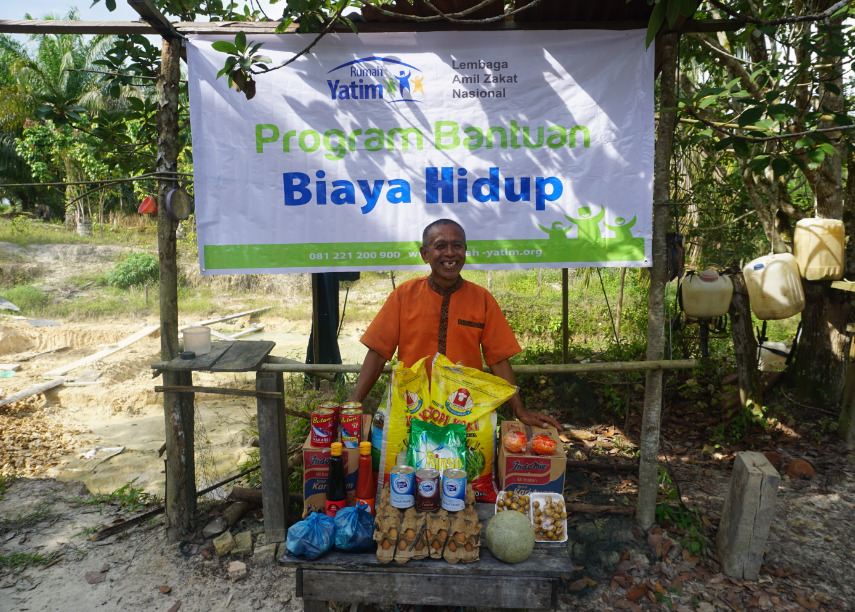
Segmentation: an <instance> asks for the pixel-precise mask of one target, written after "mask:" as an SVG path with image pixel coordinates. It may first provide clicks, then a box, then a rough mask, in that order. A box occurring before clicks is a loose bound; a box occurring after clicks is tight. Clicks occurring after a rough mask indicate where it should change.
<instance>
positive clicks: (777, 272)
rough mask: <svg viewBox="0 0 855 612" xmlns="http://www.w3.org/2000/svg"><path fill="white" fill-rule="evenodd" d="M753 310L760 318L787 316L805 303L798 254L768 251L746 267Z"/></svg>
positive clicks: (745, 274)
mask: <svg viewBox="0 0 855 612" xmlns="http://www.w3.org/2000/svg"><path fill="white" fill-rule="evenodd" d="M742 275H743V276H744V277H745V287H746V289H748V299H749V300H750V302H751V310H752V311H753V312H754V316H756V317H757V318H758V319H760V320H764V321H766V320H777V319H787V318H789V317H792V316H793V315H795V314H798V313H800V312H801V311H802V310H803V309H804V307H805V293H804V290H803V289H802V279H801V277H800V276H799V266H798V264H797V263H796V258H795V257H793V256H792V255H791V254H790V253H778V254H775V255H766V256H764V257H759V258H757V259H755V260H754V261H751V262H749V263H748V265H746V266H745V267H744V268H742Z"/></svg>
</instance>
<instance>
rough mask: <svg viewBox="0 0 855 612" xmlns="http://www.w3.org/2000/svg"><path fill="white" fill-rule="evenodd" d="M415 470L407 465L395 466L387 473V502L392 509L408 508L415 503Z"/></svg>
mask: <svg viewBox="0 0 855 612" xmlns="http://www.w3.org/2000/svg"><path fill="white" fill-rule="evenodd" d="M415 481H416V470H415V469H413V468H412V467H410V466H409V465H396V466H395V467H393V468H392V470H391V471H390V472H389V501H390V502H391V503H392V507H393V508H409V507H411V506H412V505H413V504H414V503H416V497H415Z"/></svg>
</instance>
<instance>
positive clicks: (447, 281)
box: [421, 225, 466, 288]
mask: <svg viewBox="0 0 855 612" xmlns="http://www.w3.org/2000/svg"><path fill="white" fill-rule="evenodd" d="M421 254H422V259H423V260H424V262H425V263H426V264H428V265H430V269H431V276H433V279H434V280H435V281H436V282H437V283H438V284H439V285H440V286H441V287H445V288H448V287H451V286H452V285H453V284H454V283H456V282H457V277H458V276H460V270H461V269H463V264H464V263H466V242H465V240H464V238H463V233H462V232H461V231H460V230H459V229H458V228H457V227H456V226H454V225H437V226H435V227H434V228H433V229H431V231H430V234H428V243H427V247H424V246H423V247H421Z"/></svg>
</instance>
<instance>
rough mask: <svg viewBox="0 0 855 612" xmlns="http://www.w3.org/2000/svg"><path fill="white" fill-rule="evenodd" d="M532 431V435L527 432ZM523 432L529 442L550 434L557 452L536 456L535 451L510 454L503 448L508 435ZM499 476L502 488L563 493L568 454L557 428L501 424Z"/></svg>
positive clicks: (513, 423) (526, 492) (527, 491)
mask: <svg viewBox="0 0 855 612" xmlns="http://www.w3.org/2000/svg"><path fill="white" fill-rule="evenodd" d="M528 430H530V432H529V431H528ZM511 431H522V432H523V433H525V434H526V436H527V437H528V439H529V440H531V439H532V438H533V437H534V436H536V435H538V434H547V435H548V436H549V437H551V438H552V439H553V440H555V443H556V445H555V453H553V454H552V455H536V454H534V452H523V453H509V452H508V451H506V450H505V447H504V446H503V445H502V440H503V439H504V438H505V434H507V433H508V432H511ZM498 448H499V458H498V460H497V462H496V463H497V464H498V474H499V486H500V488H501V489H503V490H508V489H510V490H511V491H517V492H519V493H522V494H529V493H534V492H538V491H542V492H544V493H563V492H564V472H565V471H566V470H567V455H566V452H565V451H564V444H563V443H562V442H561V439H560V438H559V437H558V430H556V429H555V428H554V427H547V428H546V429H544V428H542V427H526V425H525V424H523V423H521V422H520V421H502V427H501V429H500V431H499V442H498Z"/></svg>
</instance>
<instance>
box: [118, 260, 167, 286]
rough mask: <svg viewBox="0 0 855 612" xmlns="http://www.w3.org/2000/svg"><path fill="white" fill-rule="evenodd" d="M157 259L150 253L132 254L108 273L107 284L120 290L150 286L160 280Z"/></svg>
mask: <svg viewBox="0 0 855 612" xmlns="http://www.w3.org/2000/svg"><path fill="white" fill-rule="evenodd" d="M158 274H159V266H158V261H157V257H155V256H154V255H151V254H150V253H131V254H130V255H128V256H127V257H126V258H125V259H124V260H122V261H120V262H119V263H117V264H116V267H115V268H113V269H112V270H110V272H108V273H107V284H108V285H110V286H111V287H118V288H119V289H127V288H129V287H133V286H136V285H148V284H152V283H155V282H156V281H157V279H158Z"/></svg>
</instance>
